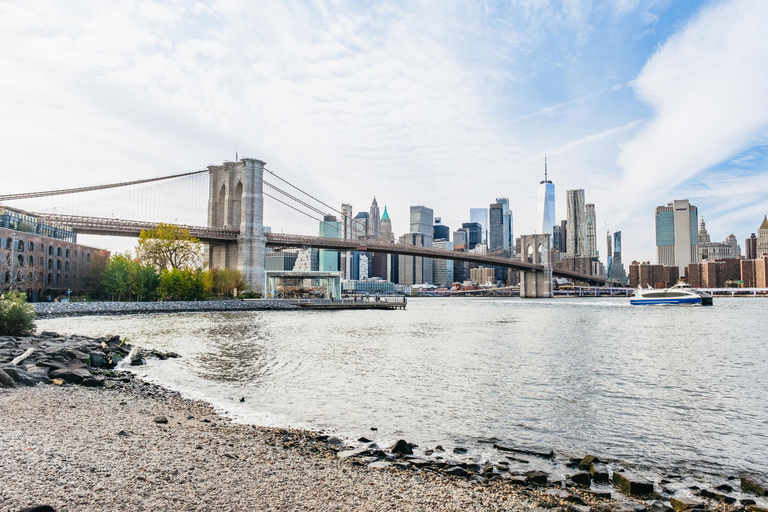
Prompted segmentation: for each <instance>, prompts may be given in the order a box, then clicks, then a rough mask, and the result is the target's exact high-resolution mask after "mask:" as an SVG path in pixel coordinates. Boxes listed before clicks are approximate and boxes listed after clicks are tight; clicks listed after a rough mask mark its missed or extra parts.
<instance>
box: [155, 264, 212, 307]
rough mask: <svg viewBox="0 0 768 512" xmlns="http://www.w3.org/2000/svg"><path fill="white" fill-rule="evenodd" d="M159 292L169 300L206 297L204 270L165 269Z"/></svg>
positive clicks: (161, 277) (161, 275)
mask: <svg viewBox="0 0 768 512" xmlns="http://www.w3.org/2000/svg"><path fill="white" fill-rule="evenodd" d="M157 292H158V293H159V294H160V296H161V297H163V298H164V299H169V300H194V299H197V300H201V299H204V298H205V286H204V284H203V272H202V271H201V270H199V269H198V270H194V271H193V270H180V269H178V268H174V269H171V270H163V272H162V273H161V274H160V286H158V289H157Z"/></svg>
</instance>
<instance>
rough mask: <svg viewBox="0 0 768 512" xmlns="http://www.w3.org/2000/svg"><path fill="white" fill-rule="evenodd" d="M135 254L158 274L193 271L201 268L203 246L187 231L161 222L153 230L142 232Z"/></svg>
mask: <svg viewBox="0 0 768 512" xmlns="http://www.w3.org/2000/svg"><path fill="white" fill-rule="evenodd" d="M136 254H137V256H138V257H139V259H140V260H141V261H143V262H145V263H150V264H151V265H153V266H154V267H155V268H156V269H157V270H158V271H160V272H162V271H163V270H173V269H179V270H194V269H198V268H200V267H201V266H202V262H203V244H202V243H201V242H200V240H199V239H197V238H195V237H193V236H192V235H191V234H190V233H189V230H188V229H185V228H182V227H180V226H176V225H174V224H163V223H162V222H161V223H160V224H158V225H157V227H156V228H155V229H149V230H142V232H141V234H140V235H139V245H138V246H137V247H136Z"/></svg>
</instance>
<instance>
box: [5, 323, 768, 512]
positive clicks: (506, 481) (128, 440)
mask: <svg viewBox="0 0 768 512" xmlns="http://www.w3.org/2000/svg"><path fill="white" fill-rule="evenodd" d="M147 357H159V358H167V357H178V355H177V354H174V353H162V352H157V351H147V352H142V351H141V350H139V349H138V348H134V347H130V346H128V345H126V344H125V343H123V342H122V341H121V339H120V337H118V336H110V337H104V338H87V337H82V336H69V337H65V336H60V335H58V334H56V333H52V332H43V333H42V334H40V335H33V336H26V337H19V338H15V337H0V388H15V389H5V390H0V432H2V435H0V453H2V454H4V455H3V458H2V465H3V474H4V482H3V486H0V504H2V507H1V508H2V509H3V510H23V509H24V508H25V507H33V506H41V505H49V506H50V507H51V508H49V509H45V510H63V509H66V510H117V509H126V510H128V509H149V508H153V509H155V508H157V509H174V510H246V509H253V510H256V509H259V510H263V509H278V510H295V509H302V510H383V509H396V510H399V509H409V510H429V511H434V510H515V511H520V512H523V511H534V510H535V511H537V512H538V511H541V512H543V509H555V510H558V511H568V512H646V511H648V512H673V511H676V512H683V511H686V510H696V511H699V510H701V511H704V510H721V511H729V512H730V511H744V512H747V511H749V512H768V510H766V509H765V508H761V507H759V506H757V505H756V504H755V500H752V499H750V498H746V497H745V495H744V494H739V496H740V499H737V498H736V497H734V496H733V495H734V494H736V493H739V492H741V493H751V494H752V495H754V496H755V497H757V496H764V495H765V494H766V489H768V486H766V483H765V482H763V481H761V480H759V479H757V478H752V477H746V476H745V477H743V478H742V479H741V480H740V481H739V480H737V479H735V478H732V479H730V480H729V482H730V483H724V484H722V485H720V486H718V487H716V488H714V489H711V490H710V489H698V488H697V489H696V490H694V492H693V493H688V494H686V495H685V496H682V495H674V496H670V495H668V494H667V493H666V492H665V490H664V489H663V481H662V482H658V484H657V483H654V482H651V481H648V480H646V479H644V478H642V477H641V476H637V475H633V474H632V473H631V472H630V471H625V470H624V469H623V468H621V467H618V466H616V465H615V464H610V465H608V464H606V463H605V461H601V460H600V459H599V458H598V457H595V456H593V455H587V456H585V457H583V458H580V459H573V460H571V462H570V465H569V467H570V468H572V470H573V471H572V473H571V474H570V475H568V477H567V478H565V479H556V478H554V477H553V476H552V475H551V474H549V473H547V472H544V471H540V470H530V471H525V472H520V471H514V470H513V468H512V466H511V465H510V463H508V462H503V461H502V462H498V463H495V464H487V463H481V462H476V461H474V460H473V461H469V462H463V461H460V460H456V459H455V454H461V453H462V452H461V450H462V448H455V449H454V450H453V451H454V457H453V458H452V457H451V456H450V455H449V454H446V453H445V451H444V450H443V448H442V447H441V446H434V447H423V448H422V447H419V446H417V445H414V444H411V443H408V442H407V441H405V440H399V441H398V442H397V443H395V444H394V445H393V446H391V447H388V448H387V447H383V448H382V447H380V446H378V445H377V444H376V443H374V442H373V441H372V440H370V439H367V438H360V439H358V440H357V441H356V442H354V441H353V442H350V441H347V440H343V439H340V438H338V437H335V436H333V435H330V434H325V433H321V432H311V431H304V430H293V429H282V428H267V427H253V426H247V425H235V424H232V423H231V422H230V420H229V419H228V418H224V417H221V416H219V415H218V414H217V413H216V412H215V411H214V410H213V408H212V407H211V406H210V405H208V404H206V403H204V402H200V401H194V400H188V399H184V398H182V397H181V396H180V395H179V394H178V393H176V392H172V391H169V390H166V389H164V388H162V387H160V386H157V385H153V384H150V383H147V382H143V381H141V380H140V379H138V378H135V377H134V376H133V374H131V373H129V372H126V371H120V370H119V368H116V366H117V365H118V364H120V363H121V362H122V364H120V367H122V366H123V365H128V364H133V365H139V364H143V363H144V359H145V358H147ZM49 383H50V384H53V385H47V384H49ZM38 384H41V385H38ZM241 400H244V399H241ZM495 448H496V449H497V450H499V451H502V452H505V453H508V454H509V455H508V456H507V458H508V459H509V460H510V461H515V460H518V459H517V457H520V456H521V455H527V456H532V457H540V458H542V459H547V460H549V459H553V458H554V457H555V454H554V453H552V452H551V451H533V450H526V449H521V448H517V447H514V446H509V445H502V444H496V445H495ZM657 485H659V486H658V487H657ZM760 499H762V498H760ZM38 510H43V509H38Z"/></svg>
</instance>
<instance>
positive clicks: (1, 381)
mask: <svg viewBox="0 0 768 512" xmlns="http://www.w3.org/2000/svg"><path fill="white" fill-rule="evenodd" d="M15 387H16V381H15V380H13V377H11V376H10V375H8V374H7V373H5V372H4V371H3V370H0V388H15Z"/></svg>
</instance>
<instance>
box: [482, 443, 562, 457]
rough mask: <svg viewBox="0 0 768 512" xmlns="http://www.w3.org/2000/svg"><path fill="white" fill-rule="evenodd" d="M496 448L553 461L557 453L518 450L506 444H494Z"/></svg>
mask: <svg viewBox="0 0 768 512" xmlns="http://www.w3.org/2000/svg"><path fill="white" fill-rule="evenodd" d="M493 447H494V448H496V449H497V450H499V451H502V452H515V453H522V454H523V455H533V456H534V457H541V458H543V459H551V458H553V457H554V456H555V452H553V451H552V450H549V451H546V450H532V449H527V448H518V447H516V446H510V445H505V444H499V443H494V445H493Z"/></svg>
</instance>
